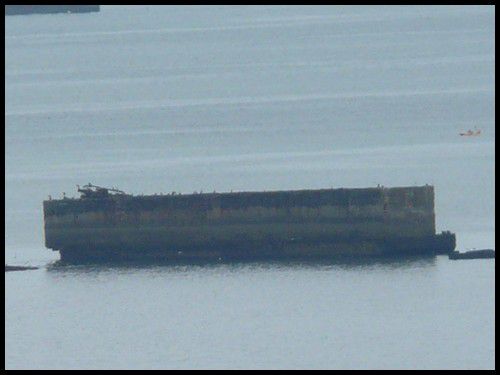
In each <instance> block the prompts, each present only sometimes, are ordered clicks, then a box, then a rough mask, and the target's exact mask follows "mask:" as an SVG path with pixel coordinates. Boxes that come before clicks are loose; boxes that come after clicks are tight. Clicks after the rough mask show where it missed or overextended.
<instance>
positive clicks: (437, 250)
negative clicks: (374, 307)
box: [43, 184, 456, 263]
mask: <svg viewBox="0 0 500 375" xmlns="http://www.w3.org/2000/svg"><path fill="white" fill-rule="evenodd" d="M78 191H79V193H80V194H81V196H80V197H79V198H67V197H64V198H63V199H50V198H49V200H46V201H44V202H43V215H44V232H45V246H46V247H47V248H49V249H52V250H54V251H59V252H60V256H61V259H62V260H63V261H67V262H73V263H75V262H76V263H79V262H88V261H91V262H93V261H118V260H124V261H127V260H130V261H140V260H153V261H155V260H163V261H178V260H200V259H205V260H206V259H215V260H242V259H297V258H300V259H311V258H314V259H318V258H330V257H338V256H349V257H353V256H354V257H363V256H385V255H391V256H394V255H396V256H399V255H402V256H403V255H417V254H427V255H429V254H450V253H451V252H453V250H454V249H455V243H456V239H455V234H453V233H451V232H442V233H439V234H437V233H436V229H435V213H434V187H433V186H430V185H425V186H413V187H393V188H387V187H381V186H378V187H373V188H353V189H345V188H341V189H319V190H294V191H270V192H235V193H233V192H231V193H215V192H214V193H195V194H175V193H171V194H168V195H149V196H133V195H129V194H125V193H124V192H122V191H119V190H117V189H107V188H102V187H98V186H95V185H91V184H88V185H86V186H84V187H83V188H80V187H78Z"/></svg>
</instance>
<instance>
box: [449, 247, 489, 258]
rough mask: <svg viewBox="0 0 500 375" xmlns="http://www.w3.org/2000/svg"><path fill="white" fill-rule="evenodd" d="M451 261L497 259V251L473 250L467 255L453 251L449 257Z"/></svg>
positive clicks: (466, 253)
mask: <svg viewBox="0 0 500 375" xmlns="http://www.w3.org/2000/svg"><path fill="white" fill-rule="evenodd" d="M448 258H449V259H495V250H493V249H483V250H472V251H467V252H465V253H460V252H458V251H453V252H451V253H450V254H449V255H448Z"/></svg>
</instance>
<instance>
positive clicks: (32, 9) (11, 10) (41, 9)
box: [5, 5, 100, 16]
mask: <svg viewBox="0 0 500 375" xmlns="http://www.w3.org/2000/svg"><path fill="white" fill-rule="evenodd" d="M99 11H100V5H5V15H6V16H13V15H23V14H51V13H90V12H99Z"/></svg>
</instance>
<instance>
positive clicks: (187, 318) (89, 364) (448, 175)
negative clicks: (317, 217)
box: [5, 6, 495, 369]
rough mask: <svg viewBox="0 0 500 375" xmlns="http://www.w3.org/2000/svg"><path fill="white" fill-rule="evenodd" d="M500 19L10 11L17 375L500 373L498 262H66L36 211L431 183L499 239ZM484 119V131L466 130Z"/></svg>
mask: <svg viewBox="0 0 500 375" xmlns="http://www.w3.org/2000/svg"><path fill="white" fill-rule="evenodd" d="M494 13H495V12H494V8H493V7H159V8H156V7H150V6H144V7H132V8H131V7H127V6H125V7H109V6H103V7H102V10H101V12H99V13H97V14H74V15H68V14H58V15H31V16H15V17H6V36H5V44H6V47H5V48H6V49H5V52H6V59H5V63H6V71H5V77H6V90H5V93H6V99H5V104H6V113H5V119H6V128H5V129H6V130H5V135H6V153H5V156H6V163H5V167H6V175H5V188H6V197H5V203H6V210H5V220H6V232H5V256H6V262H7V263H12V264H31V265H38V266H41V267H42V268H41V269H39V270H36V271H31V272H11V273H7V274H6V309H5V313H6V323H5V325H6V336H5V344H6V350H5V354H6V368H11V369H13V368H494V351H495V347H494V328H495V327H494V312H495V310H494V302H495V300H494V277H495V269H494V261H491V260H474V261H455V262H452V261H449V260H448V259H447V258H446V257H435V258H423V259H406V260H399V261H396V260H386V261H359V262H354V263H353V262H350V263H345V262H343V263H342V262H340V263H339V262H337V263H326V264H325V263H322V264H308V263H290V264H283V263H270V264H261V263H246V264H227V265H223V264H217V265H193V266H136V267H108V266H101V267H88V266H87V267H83V266H82V267H63V266H59V265H57V264H55V265H54V264H53V262H54V261H55V260H57V259H58V254H57V253H52V252H51V251H49V250H47V249H45V248H44V239H43V221H42V205H41V203H42V201H43V200H44V199H47V196H48V195H52V196H53V197H60V196H61V194H62V192H66V193H67V195H69V196H71V195H74V194H75V185H76V184H84V183H87V182H89V181H90V182H92V183H95V184H98V185H113V186H117V187H119V188H120V189H123V190H126V191H127V192H130V193H133V194H153V193H159V192H164V193H167V192H171V191H176V192H184V193H190V192H193V191H195V190H196V191H200V190H203V191H213V190H217V191H230V190H233V191H238V190H274V189H301V188H325V187H366V186H376V185H377V184H381V185H385V186H398V185H410V186H411V185H423V184H426V183H428V184H433V185H434V186H435V188H436V215H437V218H436V225H437V230H438V231H441V230H451V231H453V232H455V233H457V243H458V246H457V247H458V249H459V250H462V251H463V250H466V249H468V248H474V247H476V248H495V235H494V230H495V216H494V204H495V195H494V190H495V183H494V167H495V165H494V156H495V148H494V146H495V128H494V116H495V106H494V98H495V87H494V79H495V75H494V67H495V50H494V43H495V35H494V16H495V14H494ZM474 127H477V128H478V129H481V130H482V135H481V136H480V137H476V138H465V137H460V136H458V133H459V132H462V131H465V130H467V129H470V128H474Z"/></svg>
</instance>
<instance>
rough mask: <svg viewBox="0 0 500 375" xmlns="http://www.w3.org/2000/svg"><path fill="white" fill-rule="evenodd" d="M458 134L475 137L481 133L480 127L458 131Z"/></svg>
mask: <svg viewBox="0 0 500 375" xmlns="http://www.w3.org/2000/svg"><path fill="white" fill-rule="evenodd" d="M460 135H461V136H462V137H477V136H478V135H481V129H478V130H476V131H473V130H471V129H469V130H467V131H466V132H465V133H460Z"/></svg>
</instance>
